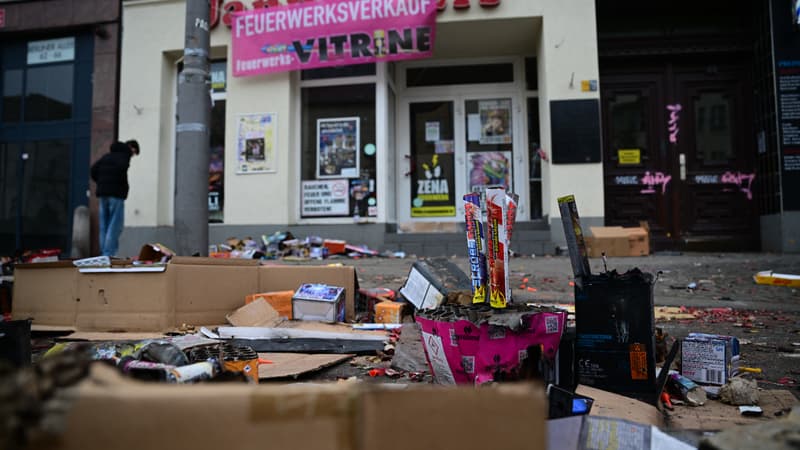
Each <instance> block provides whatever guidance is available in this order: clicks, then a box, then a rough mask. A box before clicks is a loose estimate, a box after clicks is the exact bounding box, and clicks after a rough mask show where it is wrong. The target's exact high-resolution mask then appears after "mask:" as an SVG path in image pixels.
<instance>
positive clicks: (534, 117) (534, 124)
mask: <svg viewBox="0 0 800 450" xmlns="http://www.w3.org/2000/svg"><path fill="white" fill-rule="evenodd" d="M540 143H541V140H540V137H539V99H538V98H536V97H529V98H528V155H529V157H530V167H529V168H528V184H529V189H530V192H529V195H530V202H531V204H530V206H531V219H532V220H535V219H541V218H542V158H543V157H544V155H545V153H544V150H542V148H541V144H540Z"/></svg>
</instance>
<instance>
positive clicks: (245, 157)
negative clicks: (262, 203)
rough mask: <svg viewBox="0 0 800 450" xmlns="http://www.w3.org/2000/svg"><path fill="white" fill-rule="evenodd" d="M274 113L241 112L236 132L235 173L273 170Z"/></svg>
mask: <svg viewBox="0 0 800 450" xmlns="http://www.w3.org/2000/svg"><path fill="white" fill-rule="evenodd" d="M277 117H278V115H277V114H276V113H260V114H242V115H240V116H239V119H238V124H237V125H238V126H237V133H236V141H237V142H236V157H237V164H238V167H237V168H236V173H240V174H241V173H263V172H275V170H276V166H275V147H276V140H275V133H276V121H277Z"/></svg>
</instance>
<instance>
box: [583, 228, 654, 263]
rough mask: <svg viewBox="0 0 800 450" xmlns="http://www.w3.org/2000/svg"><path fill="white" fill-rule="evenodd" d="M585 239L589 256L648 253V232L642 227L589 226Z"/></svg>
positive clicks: (640, 254) (639, 254) (642, 254)
mask: <svg viewBox="0 0 800 450" xmlns="http://www.w3.org/2000/svg"><path fill="white" fill-rule="evenodd" d="M589 229H590V230H591V231H592V236H591V237H588V238H587V239H586V242H587V246H588V249H589V257H591V258H600V257H602V256H603V253H605V254H606V256H613V257H621V256H646V255H649V254H650V233H649V231H648V230H647V229H646V228H644V227H635V228H623V227H589Z"/></svg>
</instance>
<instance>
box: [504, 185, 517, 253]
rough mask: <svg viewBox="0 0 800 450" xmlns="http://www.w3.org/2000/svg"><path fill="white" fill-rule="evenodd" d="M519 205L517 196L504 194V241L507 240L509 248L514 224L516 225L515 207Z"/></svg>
mask: <svg viewBox="0 0 800 450" xmlns="http://www.w3.org/2000/svg"><path fill="white" fill-rule="evenodd" d="M518 204H519V195H517V194H511V193H508V194H506V207H507V208H508V209H507V210H506V240H508V243H509V247H510V246H511V232H512V231H514V224H515V223H517V205H518Z"/></svg>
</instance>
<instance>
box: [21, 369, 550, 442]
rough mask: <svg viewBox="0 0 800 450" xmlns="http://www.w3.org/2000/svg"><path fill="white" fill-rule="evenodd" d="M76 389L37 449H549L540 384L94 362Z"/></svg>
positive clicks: (36, 435) (40, 440)
mask: <svg viewBox="0 0 800 450" xmlns="http://www.w3.org/2000/svg"><path fill="white" fill-rule="evenodd" d="M70 394H71V395H69V396H66V395H65V397H70V399H73V398H74V402H71V401H69V400H68V399H66V398H64V399H63V400H64V401H65V405H63V406H64V408H66V411H68V412H67V416H66V420H65V426H64V428H63V433H61V434H60V435H59V436H57V437H51V438H49V439H47V438H42V435H41V434H33V436H34V437H35V438H39V439H38V440H37V439H34V440H33V441H32V442H30V444H29V448H31V449H45V448H46V449H53V450H73V449H75V450H78V449H80V450H86V449H111V448H113V449H116V450H139V449H143V448H146V449H177V448H186V449H192V450H219V449H225V448H236V449H237V450H263V449H265V448H276V449H284V448H286V449H288V448H302V449H305V450H372V449H382V450H395V449H397V450H399V449H403V450H408V449H409V448H420V442H422V443H424V445H423V447H424V448H433V449H436V448H458V449H459V450H473V449H474V450H486V449H487V448H498V449H500V448H502V449H510V450H515V449H531V450H543V449H544V448H545V442H544V440H545V400H544V390H543V389H542V388H541V387H540V386H532V385H520V386H511V385H506V386H496V387H492V388H487V389H473V388H464V389H458V388H441V387H439V388H436V387H422V386H410V387H408V388H406V389H403V390H402V391H398V390H395V389H386V388H381V387H380V386H364V384H363V383H331V384H292V385H283V384H282V385H269V384H262V385H249V384H239V383H216V384H196V385H167V384H157V383H142V382H136V381H133V380H127V379H123V378H121V377H120V375H119V374H118V373H117V372H116V370H115V369H113V368H110V367H105V366H104V365H102V364H95V365H93V366H92V372H91V375H90V378H89V379H87V380H85V381H84V382H82V383H81V384H80V385H79V386H78V387H77V388H76V389H75V390H74V391H72V392H70ZM73 395H74V397H73ZM387 405H388V406H387ZM389 406H390V407H389ZM99 411H102V414H100V413H98V412H99ZM220 418H224V420H222V421H221V419H220ZM421 418H422V420H421ZM154 430H159V432H153V431H154ZM396 430H402V432H400V433H397V432H395V431H396ZM519 430H524V432H516V431H519Z"/></svg>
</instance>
